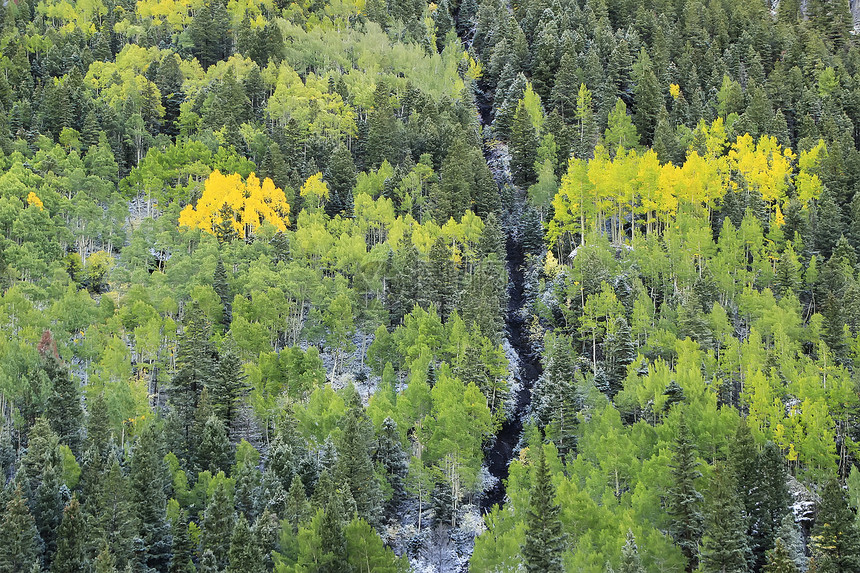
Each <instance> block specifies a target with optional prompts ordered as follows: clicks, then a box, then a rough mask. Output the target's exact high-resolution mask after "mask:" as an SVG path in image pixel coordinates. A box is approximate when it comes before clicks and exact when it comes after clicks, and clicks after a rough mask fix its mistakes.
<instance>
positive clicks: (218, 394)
mask: <svg viewBox="0 0 860 573" xmlns="http://www.w3.org/2000/svg"><path fill="white" fill-rule="evenodd" d="M207 386H208V391H209V401H210V404H211V405H212V411H213V412H214V413H215V415H216V416H217V417H218V419H219V420H220V421H221V422H223V424H224V427H225V428H226V429H227V430H228V431H229V430H230V429H231V428H232V427H233V424H234V423H235V422H236V419H237V417H238V415H239V407H240V405H241V404H240V403H241V401H242V399H243V398H244V397H245V395H246V394H247V392H248V381H247V376H245V374H244V372H243V368H242V360H241V358H239V355H238V353H237V351H236V344H235V342H234V341H233V337H232V336H231V337H228V338H226V339H225V340H224V342H223V344H222V345H221V352H220V353H219V357H218V366H217V369H216V371H215V373H214V375H213V377H212V378H211V379H210V380H209V381H208V383H207Z"/></svg>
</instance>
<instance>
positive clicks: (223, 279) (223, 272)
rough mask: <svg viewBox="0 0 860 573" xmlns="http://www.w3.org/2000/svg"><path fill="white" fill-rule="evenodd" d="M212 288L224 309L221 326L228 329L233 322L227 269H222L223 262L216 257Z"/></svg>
mask: <svg viewBox="0 0 860 573" xmlns="http://www.w3.org/2000/svg"><path fill="white" fill-rule="evenodd" d="M212 288H214V289H215V293H216V294H217V295H218V298H220V299H221V306H222V307H223V308H224V315H223V320H222V324H223V325H224V328H229V327H230V323H231V322H233V309H232V301H233V299H231V298H230V285H229V283H228V282H227V269H225V268H224V261H222V260H221V257H218V262H217V263H216V264H215V274H214V275H213V277H212Z"/></svg>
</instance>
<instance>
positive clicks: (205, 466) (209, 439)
mask: <svg viewBox="0 0 860 573" xmlns="http://www.w3.org/2000/svg"><path fill="white" fill-rule="evenodd" d="M232 458H233V452H232V446H231V445H230V440H229V439H228V438H227V431H226V429H225V428H224V423H223V422H221V420H219V419H218V418H217V417H215V415H214V414H212V415H211V416H209V418H207V420H206V423H205V425H204V426H203V431H202V436H201V438H200V445H199V446H198V448H197V466H198V467H199V468H200V469H201V470H208V471H210V472H212V473H213V474H217V473H218V472H219V471H224V472H226V471H227V470H228V469H229V467H230V460H231V459H232Z"/></svg>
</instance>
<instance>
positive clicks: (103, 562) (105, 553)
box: [93, 541, 117, 573]
mask: <svg viewBox="0 0 860 573" xmlns="http://www.w3.org/2000/svg"><path fill="white" fill-rule="evenodd" d="M93 567H94V569H95V573H117V568H116V559H114V556H113V554H112V553H111V552H110V547H109V546H108V543H107V542H106V541H105V542H103V543H102V548H101V550H100V551H99V553H98V555H96V559H95V561H94V563H93Z"/></svg>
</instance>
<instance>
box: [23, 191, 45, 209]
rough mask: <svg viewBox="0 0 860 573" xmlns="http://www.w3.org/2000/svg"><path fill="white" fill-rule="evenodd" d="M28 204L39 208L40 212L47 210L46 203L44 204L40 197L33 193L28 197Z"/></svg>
mask: <svg viewBox="0 0 860 573" xmlns="http://www.w3.org/2000/svg"><path fill="white" fill-rule="evenodd" d="M27 204H28V205H35V206H36V207H38V208H39V210H43V209H44V208H45V205H44V203H42V200H41V199H39V196H38V195H36V194H35V193H34V192H33V191H30V194H29V195H27Z"/></svg>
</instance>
